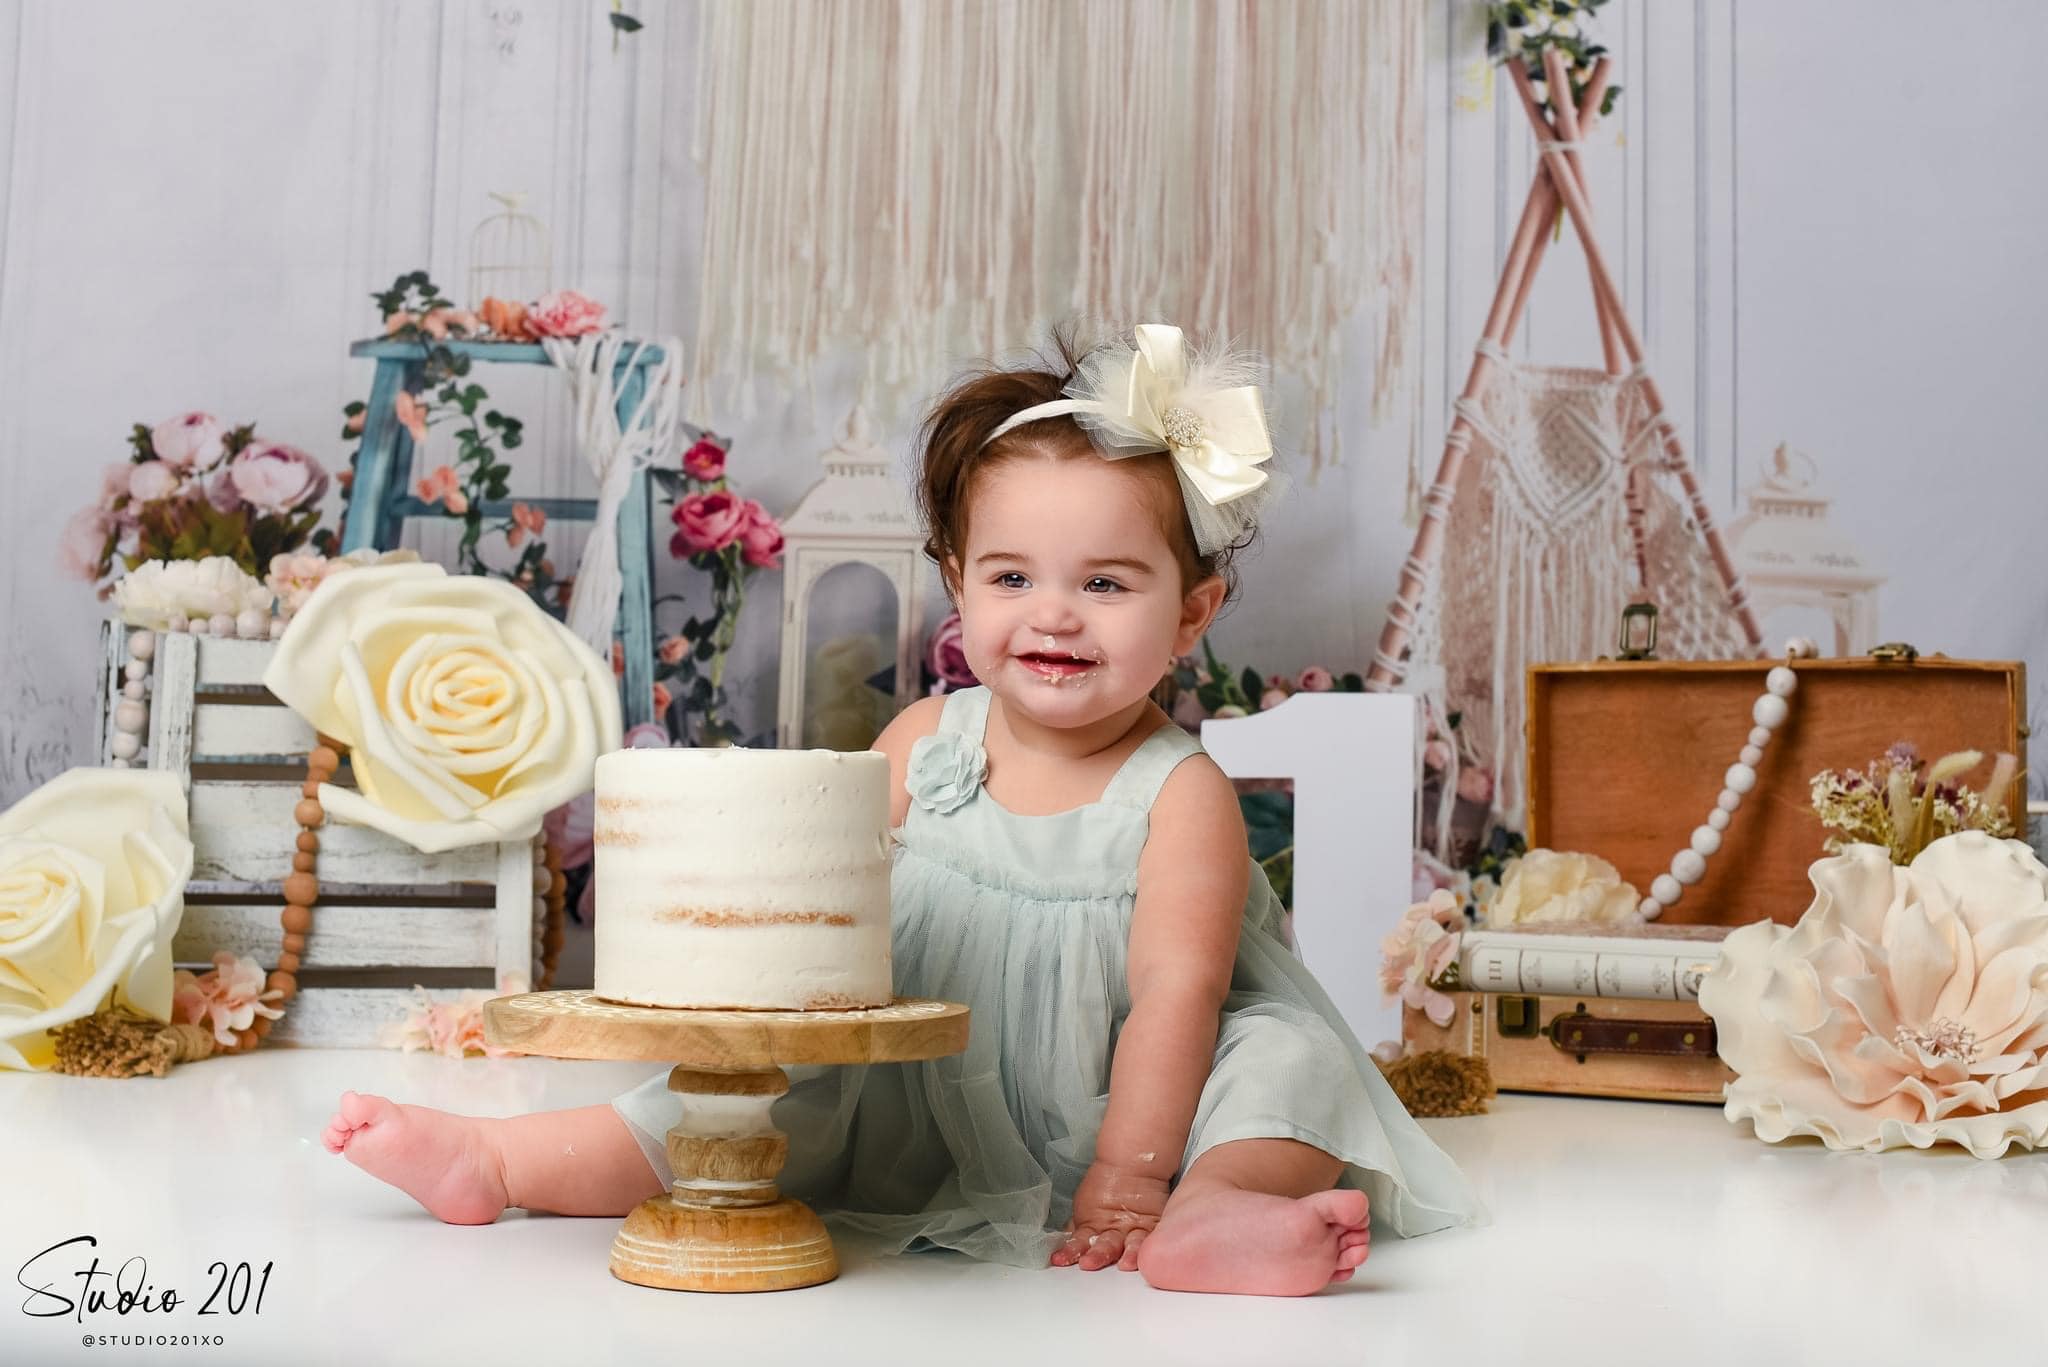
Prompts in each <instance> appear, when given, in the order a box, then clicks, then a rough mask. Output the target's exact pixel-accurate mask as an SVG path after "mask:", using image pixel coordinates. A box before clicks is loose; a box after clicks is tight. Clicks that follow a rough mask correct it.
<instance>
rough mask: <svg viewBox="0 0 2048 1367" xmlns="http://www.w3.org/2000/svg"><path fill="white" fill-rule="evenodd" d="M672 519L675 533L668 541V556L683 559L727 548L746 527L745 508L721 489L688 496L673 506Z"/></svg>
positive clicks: (731, 495)
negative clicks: (674, 508)
mask: <svg viewBox="0 0 2048 1367" xmlns="http://www.w3.org/2000/svg"><path fill="white" fill-rule="evenodd" d="M671 519H672V520H673V521H674V522H675V524H676V534H675V535H674V536H672V537H670V538H669V543H668V553H669V554H670V555H672V556H674V557H675V558H676V559H678V560H683V559H687V558H688V557H690V556H693V555H699V554H702V553H704V552H706V551H722V550H724V549H725V548H726V547H727V546H730V545H731V544H732V543H733V542H734V541H735V540H737V539H738V538H739V536H740V534H741V533H742V532H744V531H745V530H746V528H747V509H746V505H745V504H744V503H742V502H741V501H740V499H739V498H738V497H737V496H736V495H734V494H732V493H729V492H727V491H726V490H724V489H720V490H718V491H717V492H715V493H709V494H691V495H690V496H689V497H688V498H685V499H684V500H683V501H682V502H680V503H678V504H676V510H675V512H674V513H673V514H672V515H671Z"/></svg>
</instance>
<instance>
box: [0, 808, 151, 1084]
mask: <svg viewBox="0 0 2048 1367" xmlns="http://www.w3.org/2000/svg"><path fill="white" fill-rule="evenodd" d="M191 876H192V841H191V838H190V827H189V825H188V824H187V820H186V815H185V794H184V790H183V788H181V787H180V786H179V783H178V779H177V776H176V775H175V774H170V773H163V772H158V771H154V770H145V769H73V770H71V771H70V772H69V773H66V774H61V775H59V776H58V777H56V778H54V779H52V780H50V782H48V783H46V784H44V785H43V786H42V787H40V788H38V789H36V791H34V792H33V793H30V794H29V795H28V796H27V797H25V798H23V799H22V800H21V801H20V802H17V803H16V804H14V806H13V807H12V808H10V809H9V810H8V811H7V812H6V813H5V814H0V1068H48V1067H49V1066H50V1065H51V1063H52V1062H54V1061H55V1059H56V1048H55V1046H54V1044H53V1043H52V1042H51V1039H50V1031H52V1030H53V1029H55V1028H56V1027H58V1026H60V1025H64V1024H67V1023H69V1022H71V1021H75V1020H80V1019H82V1018H84V1017H86V1016H90V1015H91V1014H92V1013H93V1012H95V1011H97V1010H99V1009H100V1007H101V1006H102V1005H104V1004H105V1003H106V1001H107V998H108V995H109V994H110V993H111V994H113V996H114V998H115V1000H116V1001H119V1002H122V1003H124V1004H126V1005H129V1006H132V1007H134V1008H135V1009H136V1010H138V1011H140V1012H142V1013H143V1014H144V1015H147V1016H151V1017H154V1018H155V1019H157V1020H166V1021H167V1020H169V1019H170V1015H171V936H172V935H173V934H174V933H176V931H177V929H178V921H179V918H180V917H181V916H182V915H183V914H184V909H185V902H184V895H185V884H186V882H187V880H189V879H190V878H191Z"/></svg>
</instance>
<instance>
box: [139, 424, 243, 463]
mask: <svg viewBox="0 0 2048 1367" xmlns="http://www.w3.org/2000/svg"><path fill="white" fill-rule="evenodd" d="M227 434H228V429H227V428H226V426H224V425H223V424H222V423H221V420H220V419H219V418H216V417H215V416H213V414H211V413H180V414H179V415H178V416H177V417H175V418H170V419H167V420H166V421H164V422H160V423H158V424H157V425H156V426H155V427H154V428H152V429H151V430H150V434H149V444H150V446H151V447H152V448H153V449H154V450H155V451H156V458H157V459H158V460H161V461H167V462H169V463H170V464H172V465H175V466H177V467H178V468H179V469H181V470H207V469H211V468H212V467H213V464H214V462H216V461H218V460H219V459H220V458H221V456H222V455H224V454H225V453H226V451H227V447H226V446H225V445H223V444H222V443H223V442H224V441H225V439H226V437H227Z"/></svg>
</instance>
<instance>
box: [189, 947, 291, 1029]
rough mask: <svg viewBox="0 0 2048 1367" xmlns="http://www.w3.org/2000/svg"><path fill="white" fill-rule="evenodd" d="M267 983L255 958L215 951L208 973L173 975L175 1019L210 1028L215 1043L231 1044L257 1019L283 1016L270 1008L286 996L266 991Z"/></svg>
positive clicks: (277, 1010)
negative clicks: (237, 1035)
mask: <svg viewBox="0 0 2048 1367" xmlns="http://www.w3.org/2000/svg"><path fill="white" fill-rule="evenodd" d="M267 981H268V977H267V975H266V974H265V973H264V972H263V968H262V966H261V965H260V964H258V963H257V962H256V961H255V960H254V959H241V958H237V957H236V956H235V955H234V954H232V953H230V952H229V951H227V950H225V949H219V950H215V951H214V954H213V967H212V968H210V969H208V970H207V971H206V972H204V973H201V974H197V975H194V974H193V973H192V972H190V971H189V970H187V969H183V968H181V969H179V970H178V971H177V972H175V973H173V974H172V975H171V1015H172V1018H173V1019H175V1020H178V1021H182V1022H183V1023H185V1024H186V1025H209V1026H210V1027H211V1029H212V1030H213V1037H214V1039H215V1040H217V1041H218V1042H220V1043H221V1044H224V1045H232V1044H233V1043H234V1042H235V1031H237V1030H247V1029H248V1028H249V1027H250V1026H251V1025H253V1024H254V1023H255V1021H256V1018H257V1017H258V1016H263V1017H266V1018H267V1019H270V1020H276V1019H277V1018H278V1017H280V1016H282V1015H283V1014H284V1012H283V1011H281V1010H279V1009H278V1008H276V1007H274V1006H271V1005H270V1003H271V1002H274V1001H278V1000H280V999H281V998H282V997H283V995H284V994H283V993H282V992H279V991H278V990H277V989H276V988H270V989H268V990H265V988H264V983H265V982H267Z"/></svg>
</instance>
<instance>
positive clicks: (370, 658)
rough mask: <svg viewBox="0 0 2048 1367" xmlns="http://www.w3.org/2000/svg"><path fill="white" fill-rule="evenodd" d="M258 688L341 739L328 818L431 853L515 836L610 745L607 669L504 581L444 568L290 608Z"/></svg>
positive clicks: (346, 585)
mask: <svg viewBox="0 0 2048 1367" xmlns="http://www.w3.org/2000/svg"><path fill="white" fill-rule="evenodd" d="M263 682H264V684H265V685H266V686H267V687H268V688H269V689H270V691H271V692H272V693H274V694H276V695H277V696H278V697H279V698H280V699H282V700H283V701H284V702H285V703H286V704H287V705H288V706H290V707H291V709H292V710H293V711H295V712H297V713H298V714H299V715H300V716H302V717H304V718H305V719H306V720H307V721H309V722H311V723H312V725H313V728H314V729H315V730H316V731H318V732H320V733H321V734H322V735H325V736H331V737H332V738H334V739H335V740H337V741H339V742H341V743H342V744H344V745H346V746H348V747H349V752H350V767H351V768H352V769H353V770H354V772H355V777H356V785H357V790H356V791H351V790H349V789H346V788H337V787H335V786H334V785H332V784H328V785H326V786H324V787H322V788H321V790H320V801H321V805H322V806H324V807H325V808H326V809H327V812H328V814H329V815H330V816H331V817H334V818H337V819H339V820H342V821H348V822H354V823H356V824H358V825H363V826H371V827H374V828H376V829H377V830H380V831H384V832H386V833H387V834H390V835H394V836H396V837H398V838H399V839H400V840H403V841H405V842H406V843H407V844H409V845H411V846H413V847H414V848H415V849H418V850H420V851H422V852H424V853H427V854H434V853H438V852H440V851H442V850H451V849H455V848H456V847H458V846H462V845H475V844H483V843H488V842H494V841H501V840H525V839H528V838H530V837H531V836H532V835H533V834H534V832H536V831H538V830H539V829H540V822H541V818H542V817H543V816H544V815H546V813H547V811H548V809H549V808H550V807H556V806H559V805H561V804H562V803H564V802H567V801H569V800H570V799H571V798H573V797H576V796H577V795H578V794H580V793H582V792H583V791H584V790H585V789H586V788H588V787H590V783H591V773H592V768H593V766H594V765H595V764H596V763H597V757H598V756H599V755H601V754H603V753H605V752H606V751H608V750H615V749H617V748H618V746H619V695H618V691H617V688H616V686H615V685H614V683H613V681H612V672H611V670H610V668H609V667H608V666H607V665H606V664H605V662H604V661H602V660H600V659H599V658H598V657H597V655H596V653H595V652H593V651H592V650H591V649H590V647H588V646H586V645H584V644H583V642H582V641H580V640H578V639H577V638H576V637H575V636H574V635H573V634H572V633H571V632H570V631H569V629H568V628H567V627H565V626H563V625H562V624H561V623H560V622H557V621H556V620H555V619H554V618H552V617H550V616H548V615H547V614H546V613H545V612H542V611H541V610H540V609H539V608H538V607H536V606H535V605H534V603H533V600H532V599H530V598H528V597H527V596H526V595H525V594H524V593H522V592H521V591H520V590H518V589H516V588H514V587H513V586H512V585H510V584H508V583H506V582H504V581H503V580H499V579H486V578H482V577H480V576H477V575H467V574H460V575H450V574H448V573H447V572H446V571H445V570H443V569H442V568H441V567H440V566H439V565H426V564H415V565H402V564H401V565H376V566H369V567H365V568H363V569H357V570H351V571H349V572H348V573H347V574H342V575H336V576H334V577H333V578H330V579H329V580H327V582H325V583H324V584H322V585H321V586H320V589H319V591H318V592H316V593H314V594H313V595H312V597H310V598H309V599H307V601H306V605H305V607H304V608H302V609H301V610H300V611H299V612H298V614H297V615H296V616H294V617H293V618H292V621H291V625H290V626H289V627H288V628H286V630H285V633H284V637H283V639H282V640H280V641H279V642H278V646H277V653H276V655H275V656H273V657H272V659H271V662H270V667H269V668H268V669H266V670H265V671H264V672H263Z"/></svg>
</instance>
